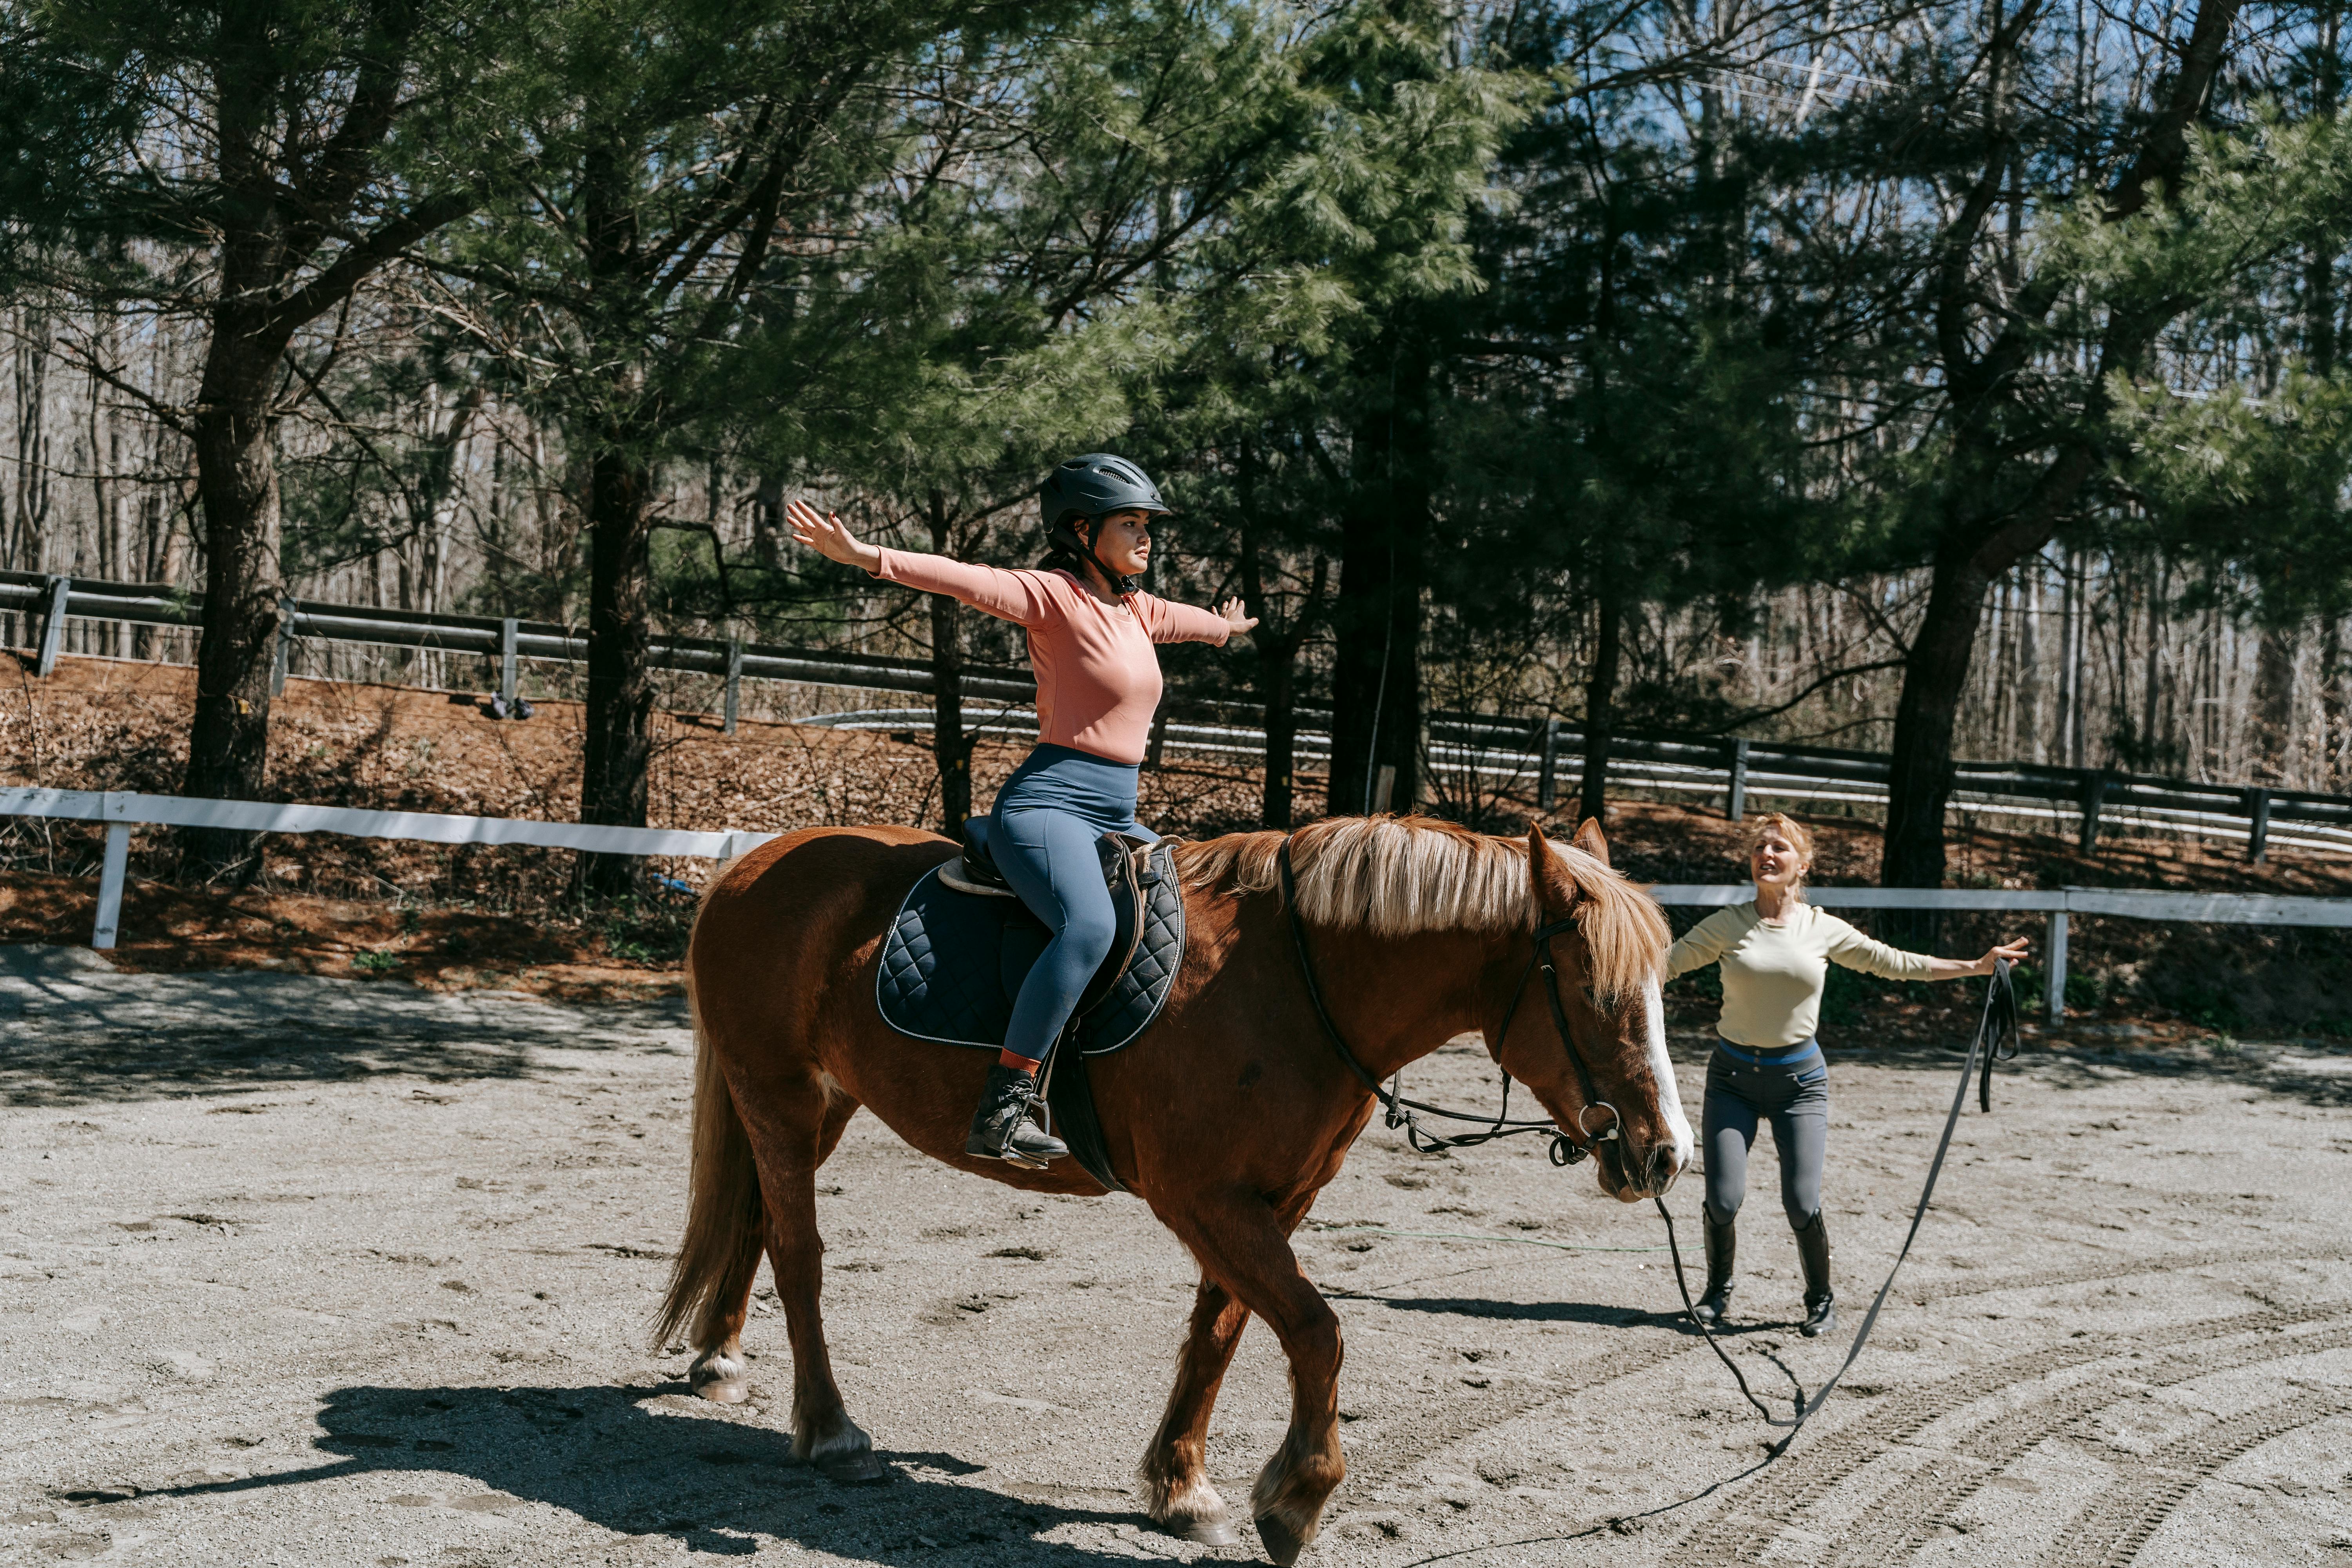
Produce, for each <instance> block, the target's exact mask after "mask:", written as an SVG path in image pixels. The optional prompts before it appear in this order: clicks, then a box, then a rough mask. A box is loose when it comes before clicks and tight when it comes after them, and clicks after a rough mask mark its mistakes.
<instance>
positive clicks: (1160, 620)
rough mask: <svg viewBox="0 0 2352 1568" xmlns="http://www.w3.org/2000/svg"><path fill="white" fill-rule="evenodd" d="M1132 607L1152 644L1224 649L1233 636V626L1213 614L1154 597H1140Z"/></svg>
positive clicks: (1132, 601)
mask: <svg viewBox="0 0 2352 1568" xmlns="http://www.w3.org/2000/svg"><path fill="white" fill-rule="evenodd" d="M1131 603H1133V605H1135V618H1136V619H1137V620H1138V621H1139V622H1141V623H1142V624H1143V630H1144V634H1145V635H1146V636H1148V637H1150V638H1151V640H1152V641H1153V642H1204V643H1210V644H1213V645H1214V646H1215V647H1224V646H1225V639H1226V638H1228V637H1232V636H1233V635H1234V623H1233V622H1231V621H1229V620H1227V619H1226V618H1225V617H1224V616H1221V615H1219V614H1217V613H1216V612H1215V611H1214V610H1203V609H1202V608H1200V607H1199V606H1198V605H1179V604H1176V603H1175V602H1173V601H1172V600H1168V599H1162V598H1160V597H1158V596H1156V595H1151V594H1137V595H1134V596H1133V598H1132V600H1131Z"/></svg>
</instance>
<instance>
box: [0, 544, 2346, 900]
mask: <svg viewBox="0 0 2352 1568" xmlns="http://www.w3.org/2000/svg"><path fill="white" fill-rule="evenodd" d="M202 605H203V599H202V596H201V595H193V594H188V593H184V592H182V591H179V590H176V589H173V588H169V587H163V586H159V585H157V584H136V583H110V582H100V581H97V580H95V579H89V578H70V577H44V576H38V575H35V574H28V573H22V572H0V613H8V612H16V613H20V614H25V615H26V616H30V617H33V618H36V619H37V620H38V621H39V623H40V626H41V632H40V637H39V639H38V647H39V654H38V658H37V669H38V672H39V673H40V674H42V675H44V676H46V675H47V674H48V673H49V672H50V671H51V670H52V669H53V668H55V667H56V664H57V660H58V656H59V654H60V653H61V651H62V648H63V630H64V626H65V623H66V621H68V619H91V620H100V621H117V622H129V623H131V624H134V625H142V626H183V627H187V626H196V625H198V624H199V622H200V621H201V619H202ZM280 613H281V616H282V618H283V624H284V626H285V628H286V631H287V634H288V635H287V636H285V637H280V638H279V639H278V684H279V685H280V686H282V685H283V684H284V679H285V676H286V673H287V668H288V658H289V648H290V647H292V645H293V643H294V642H296V641H299V640H300V639H303V638H318V639H320V640H322V641H329V642H345V643H363V644H380V645H384V646H390V647H409V648H422V649H438V650H442V651H445V652H451V653H463V654H475V655H480V656H483V657H485V658H493V659H496V660H497V661H498V666H499V692H500V694H501V695H502V696H504V697H506V698H507V699H508V700H509V701H511V700H512V699H513V698H514V697H515V695H516V689H517V682H518V679H519V667H520V661H521V660H523V659H526V658H531V659H547V660H560V661H573V662H576V661H580V660H583V659H584V658H586V657H587V647H588V642H587V636H586V634H585V633H584V632H583V631H581V630H580V629H578V628H576V627H567V626H557V625H554V624H552V623H549V622H542V621H526V620H520V619H516V618H513V617H505V618H500V617H494V616H457V615H441V614H423V613H419V612H416V611H410V610H389V609H371V608H366V607H361V606H354V605H336V604H329V603H326V602H324V601H320V600H311V599H292V598H289V599H287V600H286V601H284V604H283V605H282V606H281V611H280ZM648 657H649V659H650V661H651V663H652V664H653V666H654V667H655V668H659V669H672V670H680V671H688V672H693V673H698V674H705V675H714V676H718V677H720V678H721V679H723V680H724V682H725V689H724V690H725V696H724V712H725V718H726V727H727V728H728V730H729V731H732V730H733V729H734V727H735V715H736V711H737V709H738V706H739V700H740V689H741V685H742V682H743V681H744V680H746V679H752V680H775V681H789V682H799V683H803V684H807V685H816V686H828V687H837V688H845V689H862V690H871V691H901V692H908V693H915V694H927V693H929V692H931V691H933V690H935V689H936V687H937V679H936V678H935V676H934V675H933V673H932V671H931V669H930V668H929V666H927V665H924V664H922V663H919V662H917V661H913V660H909V659H903V658H880V657H877V656H874V655H868V654H852V653H835V652H830V651H827V650H823V649H813V648H794V647H770V646H765V645H760V644H750V643H744V642H741V641H733V640H721V639H716V638H708V637H656V638H654V639H653V642H652V645H651V647H650V650H649V654H648ZM961 687H962V690H963V693H964V695H965V696H966V697H967V698H970V699H973V700H976V701H979V702H982V703H989V702H995V703H1001V704H1003V707H1002V708H1001V709H1000V710H999V711H997V712H996V713H994V714H986V713H982V714H979V715H975V716H972V717H971V718H970V719H968V721H976V722H977V725H978V727H979V728H980V729H981V730H982V731H988V730H991V729H993V730H997V731H1003V732H1008V733H1023V732H1034V730H1035V725H1036V721H1035V715H1034V712H1033V711H1031V710H1029V709H1028V708H1027V706H1026V705H1027V704H1029V703H1031V702H1034V700H1035V697H1036V685H1035V682H1034V679H1032V678H1031V677H1030V675H1029V673H1028V672H1027V671H1025V670H1021V669H1014V668H997V667H974V668H968V669H967V670H965V671H964V673H963V676H962V679H961ZM1259 711H1260V710H1256V709H1254V708H1251V707H1249V706H1247V705H1244V704H1239V703H1223V702H1215V703H1211V702H1191V703H1187V702H1183V701H1181V700H1179V701H1175V702H1172V703H1171V708H1170V709H1169V710H1163V717H1162V722H1161V724H1160V728H1159V729H1158V730H1157V731H1155V733H1154V737H1153V752H1154V755H1155V756H1156V755H1158V754H1159V753H1160V752H1163V751H1174V752H1194V753H1200V754H1210V755H1223V756H1242V755H1257V754H1260V753H1262V752H1263V751H1264V749H1265V731H1264V730H1263V729H1262V728H1260V727H1259V726H1258V725H1257V724H1256V723H1255V722H1254V720H1255V718H1256V717H1257V715H1258V713H1259ZM930 719H931V713H930V710H929V709H919V708H903V709H882V710H863V711H860V712H856V713H844V714H827V715H823V716H821V717H820V718H819V719H818V720H816V722H820V723H829V724H833V725H835V727H838V728H844V729H890V730H907V729H919V728H921V727H924V726H928V725H929V722H930ZM1298 721H1299V731H1298V735H1297V752H1296V754H1297V760H1299V761H1300V762H1304V763H1321V762H1326V761H1328V758H1329V755H1330V738H1329V735H1328V729H1327V728H1325V727H1328V722H1329V713H1328V710H1318V709H1312V708H1308V709H1302V710H1300V711H1299V714H1298ZM1583 739H1584V737H1583V733H1582V731H1580V729H1578V727H1577V726H1575V725H1572V724H1570V723H1567V722H1565V721H1561V720H1559V719H1515V718H1510V717H1507V716H1501V715H1496V714H1482V713H1437V714H1433V715H1432V716H1431V718H1430V721H1429V731H1428V752H1429V760H1430V763H1431V764H1432V766H1433V768H1435V769H1437V770H1439V771H1440V772H1451V773H1454V774H1455V775H1456V776H1461V777H1471V778H1478V779H1484V780H1488V781H1506V782H1523V783H1526V782H1531V784H1532V787H1533V789H1534V792H1535V795H1536V797H1537V800H1538V804H1539V805H1542V806H1543V807H1545V808H1547V809H1548V808H1549V807H1550V806H1552V805H1555V804H1556V803H1557V801H1558V798H1559V794H1560V791H1561V789H1562V787H1563V784H1564V783H1572V782H1573V781H1564V780H1563V778H1562V774H1563V773H1564V772H1565V771H1566V767H1567V765H1568V764H1570V763H1575V762H1576V761H1577V759H1578V758H1579V757H1580V753H1581V751H1582V747H1583ZM1611 752H1612V758H1611V763H1610V766H1611V770H1612V776H1613V777H1614V778H1615V779H1616V780H1618V781H1619V782H1621V783H1622V784H1623V785H1625V786H1627V787H1638V788H1643V789H1646V790H1650V791H1654V792H1655V793H1657V794H1660V795H1684V796H1690V795H1697V796H1703V797H1705V796H1713V797H1720V798H1721V799H1722V800H1723V802H1724V804H1725V808H1726V810H1727V812H1728V814H1729V815H1730V816H1731V817H1732V818H1733V819H1734V820H1735V821H1736V820H1738V818H1740V817H1741V816H1743V815H1745V813H1746V811H1747V809H1748V804H1749V803H1750V802H1751V801H1753V800H1758V799H1773V800H1784V801H1822V802H1843V803H1847V804H1860V805H1885V800H1886V792H1887V780H1888V776H1889V773H1890V772H1891V763H1890V760H1889V759H1888V758H1887V757H1886V756H1885V755H1884V754H1881V753H1875V752H1853V751H1842V750H1836V749H1833V748H1829V747H1822V746H1801V745H1791V744H1784V743H1781V742H1769V741H1749V740H1741V739H1737V738H1733V739H1725V738H1722V737H1717V736H1705V735H1671V734H1619V735H1615V736H1612V740H1611ZM1952 784H1953V795H1952V802H1951V809H1952V810H1954V811H1957V812H1960V813H1963V814H1976V815H1981V816H2006V817H2013V818H2020V819H2025V820H2038V821H2042V822H2047V823H2050V824H2052V825H2053V826H2055V825H2058V824H2062V823H2065V822H2069V821H2071V823H2072V824H2073V826H2074V829H2075V832H2076V835H2077V837H2078V838H2079V840H2080V842H2081V844H2082V846H2083V847H2084V849H2085V850H2088V849H2091V848H2094V847H2096V845H2097V843H2098V838H2099V835H2100V832H2101V831H2102V829H2103V828H2104V827H2106V826H2138V827H2145V828H2155V829H2158V830H2160V831H2166V832H2175V833H2190V834H2198V835H2201V836H2207V837H2222V838H2232V839H2242V840H2243V841H2244V843H2245V846H2246V855H2247V858H2249V859H2250V860H2255V861H2260V860H2262V859H2263V858H2265V857H2266V856H2267V854H2268V851H2269V849H2270V847H2272V846H2273V845H2276V846H2279V847H2291V848H2300V849H2315V850H2323V851H2329V852H2334V853H2337V854H2352V795H2322V794H2316V793H2313V792H2308V791H2299V790H2279V789H2271V788H2268V787H2265V786H2262V785H2252V786H2241V785H2234V784H2202V783H2198V782H2195V781H2192V780H2185V779H2168V778H2159V777H2154V776H2148V775H2138V774H2128V773H2116V772H2113V771H2110V770H2101V769H2080V768H2061V767H2051V766H2047V765H2044V764H2041V763H1979V762H1962V763H1956V764H1955V765H1954V768H1953V775H1952Z"/></svg>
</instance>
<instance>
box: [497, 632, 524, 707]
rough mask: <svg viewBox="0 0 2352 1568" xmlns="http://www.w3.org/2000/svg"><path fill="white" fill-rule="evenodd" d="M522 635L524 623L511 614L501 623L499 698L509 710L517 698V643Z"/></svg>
mask: <svg viewBox="0 0 2352 1568" xmlns="http://www.w3.org/2000/svg"><path fill="white" fill-rule="evenodd" d="M521 635H522V625H521V623H520V622H519V621H518V620H516V619H515V617H514V616H508V617H507V618H506V619H505V620H503V621H500V622H499V701H500V702H502V703H504V704H505V705H506V706H507V708H508V709H509V710H512V709H513V708H514V700H515V665H516V662H517V660H516V658H515V644H516V642H517V640H518V639H519V638H520V636H521Z"/></svg>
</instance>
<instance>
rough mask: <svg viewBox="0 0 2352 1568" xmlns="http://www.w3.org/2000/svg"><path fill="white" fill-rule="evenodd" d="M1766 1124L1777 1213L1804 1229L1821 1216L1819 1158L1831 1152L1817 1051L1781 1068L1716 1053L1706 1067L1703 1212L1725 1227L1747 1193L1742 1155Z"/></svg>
mask: <svg viewBox="0 0 2352 1568" xmlns="http://www.w3.org/2000/svg"><path fill="white" fill-rule="evenodd" d="M1759 1121H1769V1122H1770V1123H1771V1124H1772V1147H1773V1148H1774V1149H1775V1150H1776V1151H1777V1152H1779V1153H1780V1207H1781V1208H1782V1209H1783V1210H1785V1211H1786V1212H1787V1214H1788V1216H1789V1224H1790V1226H1791V1227H1792V1228H1796V1229H1802V1228H1803V1227H1804V1226H1807V1225H1810V1224H1811V1222H1812V1218H1813V1215H1817V1214H1819V1213H1820V1212H1821V1209H1822V1156H1823V1154H1824V1153H1825V1152H1826V1151H1827V1148H1828V1145H1829V1125H1830V1093H1829V1068H1828V1065H1827V1064H1826V1063H1824V1062H1823V1061H1822V1054H1821V1051H1820V1049H1819V1048H1818V1047H1815V1048H1814V1049H1812V1050H1810V1051H1806V1052H1805V1053H1804V1054H1803V1055H1802V1056H1800V1057H1797V1058H1793V1059H1790V1060H1786V1061H1783V1062H1777V1063H1776V1062H1769V1061H1768V1062H1764V1063H1760V1064H1757V1065H1750V1064H1748V1063H1747V1062H1743V1061H1740V1060H1739V1059H1738V1058H1735V1057H1733V1056H1732V1055H1730V1054H1729V1053H1728V1052H1727V1051H1725V1050H1721V1049H1718V1050H1717V1051H1716V1053H1715V1055H1714V1056H1713V1057H1712V1058H1709V1059H1708V1062H1707V1065H1706V1118H1705V1122H1704V1125H1705V1128H1706V1132H1705V1136H1704V1138H1703V1140H1702V1142H1704V1144H1705V1146H1706V1206H1707V1212H1708V1213H1710V1214H1712V1215H1714V1216H1715V1219H1716V1223H1717V1224H1718V1225H1728V1224H1730V1223H1731V1217H1732V1215H1736V1214H1738V1212H1739V1200H1740V1199H1741V1198H1742V1197H1743V1196H1745V1195H1746V1194H1747V1191H1748V1145H1749V1144H1751V1143H1753V1142H1756V1124H1757V1123H1758V1122H1759Z"/></svg>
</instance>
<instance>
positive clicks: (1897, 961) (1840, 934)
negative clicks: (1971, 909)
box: [1825, 916, 2025, 980]
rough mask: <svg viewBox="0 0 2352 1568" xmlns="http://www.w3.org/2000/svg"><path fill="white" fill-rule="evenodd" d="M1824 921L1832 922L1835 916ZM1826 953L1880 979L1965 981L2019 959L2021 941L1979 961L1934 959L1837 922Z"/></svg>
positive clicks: (2022, 954)
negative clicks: (2002, 962) (1998, 962)
mask: <svg viewBox="0 0 2352 1568" xmlns="http://www.w3.org/2000/svg"><path fill="white" fill-rule="evenodd" d="M1825 918H1827V919H1831V920H1835V919H1836V917H1835V916H1828V917H1825ZM1841 928H1842V929H1841ZM1828 952H1829V959H1830V962H1832V963H1840V964H1843V965H1844V966H1845V967H1846V968H1848V969H1859V970H1861V971H1863V972H1864V973H1867V974H1875V975H1877V976H1878V977H1879V978H1880V979H1882V980H1965V979H1967V978H1968V977H1969V976H1970V975H1972V974H1990V973H1992V966H1993V963H1994V961H1995V960H1997V959H2003V958H2005V959H2007V960H2009V962H2010V963H2018V962H2019V961H2020V960H2021V959H2023V958H2024V957H2025V939H2024V938H2023V937H2012V938H2011V939H2010V940H2009V941H2007V942H2002V943H2000V944H1999V945H1998V946H1996V947H1994V948H1993V949H1992V950H1991V951H1990V952H1987V953H1986V954H1985V955H1984V956H1983V957H1982V958H1974V959H1970V958H1935V957H1931V956H1929V955H1928V954H1927V953H1924V952H1904V951H1903V950H1902V949H1901V948H1897V947H1889V946H1888V945H1887V944H1886V943H1885V942H1878V941H1875V940H1874V939H1873V938H1870V937H1866V936H1864V935H1863V934H1862V932H1860V931H1856V930H1854V929H1853V927H1852V926H1850V925H1847V924H1846V922H1845V921H1837V924H1836V927H1835V928H1832V935H1831V938H1830V942H1829V947H1828Z"/></svg>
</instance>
